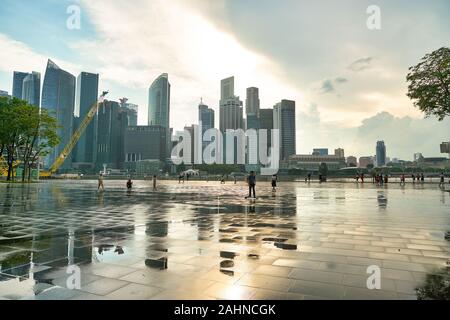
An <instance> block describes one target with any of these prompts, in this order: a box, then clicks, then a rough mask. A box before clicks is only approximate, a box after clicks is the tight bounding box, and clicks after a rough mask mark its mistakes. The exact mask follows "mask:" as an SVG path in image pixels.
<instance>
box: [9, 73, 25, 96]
mask: <svg viewBox="0 0 450 320" xmlns="http://www.w3.org/2000/svg"><path fill="white" fill-rule="evenodd" d="M28 75H29V73H26V72H19V71H14V73H13V87H12V96H13V98H17V99H22V92H23V79H25V77H26V76H28Z"/></svg>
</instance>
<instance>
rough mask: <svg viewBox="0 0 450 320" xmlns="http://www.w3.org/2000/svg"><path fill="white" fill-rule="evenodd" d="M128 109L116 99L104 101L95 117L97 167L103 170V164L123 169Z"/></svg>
mask: <svg viewBox="0 0 450 320" xmlns="http://www.w3.org/2000/svg"><path fill="white" fill-rule="evenodd" d="M127 112H128V109H127V108H123V107H121V106H120V105H119V103H118V102H116V101H109V100H105V101H103V102H102V103H101V104H100V106H99V110H98V116H97V118H96V119H95V122H96V125H95V128H96V129H97V132H96V134H95V135H96V136H97V138H96V145H95V148H96V156H95V168H96V169H97V170H101V169H102V168H103V164H106V165H107V166H108V167H109V168H112V169H123V164H124V160H125V148H124V136H125V131H126V129H127V127H128V114H127Z"/></svg>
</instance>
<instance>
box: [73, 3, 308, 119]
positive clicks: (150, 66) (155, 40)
mask: <svg viewBox="0 0 450 320" xmlns="http://www.w3.org/2000/svg"><path fill="white" fill-rule="evenodd" d="M83 7H84V8H85V9H86V10H87V12H88V14H89V16H90V21H92V23H93V24H94V27H95V28H96V30H97V31H98V39H97V40H95V41H83V42H78V43H74V44H72V45H71V46H72V47H73V48H74V49H76V50H78V51H79V52H81V53H83V54H85V55H86V56H95V57H96V60H97V61H96V63H94V64H93V65H96V64H98V66H97V70H98V72H99V73H100V74H101V79H102V81H111V82H116V83H121V84H124V85H126V86H131V87H134V88H140V89H141V90H142V98H141V100H140V101H138V103H139V104H140V105H141V108H140V112H141V115H140V122H141V123H143V122H144V121H143V118H144V117H145V118H146V109H147V89H148V87H149V86H150V84H151V83H152V81H153V80H154V79H155V78H156V77H157V76H158V75H159V74H160V73H162V72H167V73H169V81H170V82H171V85H172V92H171V94H172V96H171V108H172V110H171V114H172V115H173V117H171V125H172V126H174V127H176V128H182V127H183V126H184V125H185V124H186V125H188V124H191V123H195V122H197V113H196V111H197V109H196V106H197V104H198V102H199V100H200V97H203V100H204V101H205V103H207V104H209V105H210V106H211V107H214V108H216V110H217V109H218V108H217V104H218V100H219V89H220V88H219V86H220V80H221V79H222V78H225V77H228V76H230V75H234V76H235V81H236V94H237V95H240V96H241V100H244V99H245V97H244V95H245V88H246V87H250V86H258V87H260V89H261V99H262V101H263V105H264V106H265V107H271V106H273V104H275V103H276V102H277V101H279V100H281V99H282V98H290V99H296V100H297V101H298V100H301V97H302V95H301V93H300V92H299V91H298V90H297V89H295V88H291V87H290V85H289V83H286V82H284V81H283V80H282V71H281V70H280V69H279V68H278V66H277V65H276V64H275V63H273V62H272V61H271V60H269V59H268V58H266V57H265V56H263V55H261V54H258V53H255V52H252V51H250V50H248V49H246V48H244V47H243V46H242V45H241V44H240V43H239V42H238V41H237V40H236V39H235V38H234V37H233V36H232V35H230V34H227V33H224V32H223V31H221V30H219V29H218V28H217V27H215V26H214V25H213V24H212V23H210V22H209V21H208V20H207V19H206V18H205V17H203V16H202V15H200V14H199V13H198V12H197V11H195V10H194V9H193V8H192V7H191V6H188V5H187V2H185V1H184V2H183V1H178V0H175V1H171V2H170V5H168V3H167V1H163V0H153V1H143V0H136V1H132V2H123V1H84V2H83Z"/></svg>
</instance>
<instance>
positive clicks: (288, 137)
mask: <svg viewBox="0 0 450 320" xmlns="http://www.w3.org/2000/svg"><path fill="white" fill-rule="evenodd" d="M273 127H274V129H279V130H280V142H279V146H280V160H288V159H289V157H290V156H291V155H294V154H295V153H296V152H295V150H296V136H295V101H291V100H281V102H279V103H277V104H276V105H275V106H274V107H273Z"/></svg>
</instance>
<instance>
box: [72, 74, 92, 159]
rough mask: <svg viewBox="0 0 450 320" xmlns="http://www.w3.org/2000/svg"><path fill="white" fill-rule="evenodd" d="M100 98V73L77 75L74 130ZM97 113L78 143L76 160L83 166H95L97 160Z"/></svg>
mask: <svg viewBox="0 0 450 320" xmlns="http://www.w3.org/2000/svg"><path fill="white" fill-rule="evenodd" d="M97 99H98V74H94V73H89V72H81V73H80V74H79V75H78V77H77V87H76V95H75V111H74V116H75V118H76V119H75V126H74V130H76V129H77V128H78V125H79V124H80V123H81V121H83V119H84V118H85V117H86V115H87V113H88V112H89V110H90V109H91V108H92V105H93V104H94V103H96V102H97ZM96 118H97V114H96V115H95V116H94V119H93V121H91V123H90V124H89V125H88V126H87V127H86V129H85V130H84V132H83V134H82V135H81V136H80V139H79V140H78V142H77V145H76V152H75V156H74V162H76V163H77V164H78V165H82V166H93V165H94V162H95V152H96V147H97V135H96V131H97V128H96V124H97V121H96Z"/></svg>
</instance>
